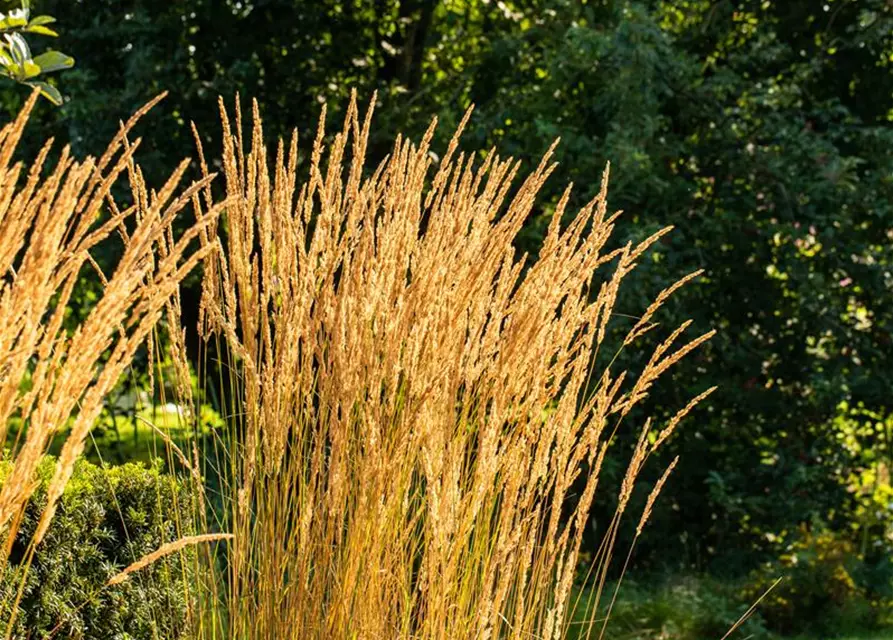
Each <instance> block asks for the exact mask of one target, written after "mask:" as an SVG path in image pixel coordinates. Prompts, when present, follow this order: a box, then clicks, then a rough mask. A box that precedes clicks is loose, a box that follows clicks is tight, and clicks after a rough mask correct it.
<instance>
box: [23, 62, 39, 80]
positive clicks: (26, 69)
mask: <svg viewBox="0 0 893 640" xmlns="http://www.w3.org/2000/svg"><path fill="white" fill-rule="evenodd" d="M22 72H23V75H24V78H23V79H25V80H27V79H28V78H34V77H37V76H39V75H40V72H41V68H40V66H39V65H38V64H37V63H35V62H34V61H33V60H25V62H24V63H23V64H22Z"/></svg>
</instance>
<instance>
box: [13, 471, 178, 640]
mask: <svg viewBox="0 0 893 640" xmlns="http://www.w3.org/2000/svg"><path fill="white" fill-rule="evenodd" d="M2 464H4V465H5V464H8V463H2ZM54 464H55V460H54V459H52V458H47V459H46V460H44V462H43V463H42V465H41V467H40V486H39V488H38V489H37V492H36V493H35V494H34V496H33V497H32V499H31V501H30V502H29V504H28V506H27V510H26V512H25V516H24V519H23V521H22V527H21V530H20V531H19V534H18V536H17V538H16V542H15V544H14V546H13V549H12V554H11V558H10V562H9V565H8V566H7V568H6V572H5V573H2V571H0V577H2V579H0V621H2V623H3V624H2V625H0V627H2V630H3V631H4V632H5V630H6V626H5V623H6V621H7V620H9V616H10V611H11V609H10V607H11V606H12V604H13V603H14V602H15V600H16V594H17V589H18V588H19V585H20V584H21V577H22V575H23V574H24V570H25V568H24V566H23V565H22V561H23V558H24V557H25V552H26V547H25V545H26V544H27V542H28V541H29V540H30V538H31V534H32V533H33V531H34V528H35V526H36V524H37V520H38V518H39V517H40V514H41V512H42V510H43V506H44V505H45V503H46V489H47V485H48V482H49V479H50V477H51V475H52V469H53V465H54ZM5 472H6V468H4V467H3V466H0V481H2V477H3V474H4V473H5ZM189 513H190V503H189V496H188V493H187V492H186V490H185V489H184V488H183V487H182V486H181V485H179V484H178V482H177V481H176V480H175V479H174V478H173V477H172V476H168V475H165V474H162V473H161V472H160V471H159V467H155V468H146V467H143V466H140V465H136V464H126V465H123V466H120V467H113V468H111V469H108V470H104V469H102V468H100V467H97V466H95V465H93V464H90V463H88V462H85V461H81V462H79V463H78V464H77V466H76V468H75V472H74V475H73V476H72V479H71V481H70V482H69V483H68V486H67V487H66V489H65V493H64V495H63V497H62V500H61V505H60V507H59V511H58V512H57V513H56V516H55V518H54V519H53V521H52V525H51V526H50V529H49V532H48V534H47V536H46V538H45V539H44V540H43V542H42V543H41V544H40V546H38V547H37V550H36V552H35V554H34V557H33V560H32V563H31V566H30V568H29V569H28V570H27V574H26V577H25V586H24V590H23V593H22V598H21V601H20V603H19V612H18V614H17V618H16V623H15V630H14V632H13V638H16V639H24V638H29V639H37V638H46V637H49V636H50V634H51V633H52V634H54V635H53V636H52V637H54V638H75V639H80V638H83V639H84V640H87V639H89V640H112V639H114V640H124V639H128V640H142V639H146V640H149V639H159V638H164V639H165V640H176V639H177V638H181V637H183V636H182V633H183V631H184V625H185V622H186V609H187V596H186V595H185V594H186V593H187V590H188V589H189V587H190V582H189V580H190V579H189V576H190V575H192V571H193V566H192V564H191V562H190V559H189V558H190V557H189V553H188V552H184V553H183V554H182V555H172V556H170V557H168V558H166V559H163V560H160V561H158V562H156V563H155V564H153V565H151V566H150V567H149V568H147V569H145V570H143V571H141V572H139V573H136V574H134V575H133V576H132V578H131V579H130V580H128V581H127V582H125V583H123V584H121V585H118V586H115V587H108V588H106V587H104V585H105V583H106V582H107V581H108V580H109V578H111V577H112V576H113V575H115V574H116V573H118V572H119V571H120V570H122V569H123V568H124V567H125V566H127V565H129V564H131V563H132V562H133V561H135V560H136V559H138V558H140V557H142V556H144V555H145V554H148V553H150V552H152V551H154V550H155V549H157V548H158V547H159V546H161V544H163V543H164V542H170V541H172V540H176V539H177V538H179V537H181V536H182V535H186V534H188V533H189V531H190V529H191V525H190V519H189V515H188V514H189Z"/></svg>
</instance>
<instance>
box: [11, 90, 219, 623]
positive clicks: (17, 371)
mask: <svg viewBox="0 0 893 640" xmlns="http://www.w3.org/2000/svg"><path fill="white" fill-rule="evenodd" d="M36 96H37V94H36V93H35V94H34V95H33V96H32V97H31V99H30V100H29V101H28V102H27V104H26V105H25V106H24V108H23V109H22V111H21V112H20V114H19V116H18V117H17V118H16V119H15V120H14V121H12V122H10V123H8V124H7V125H5V126H4V127H3V128H2V130H0V447H3V446H6V447H10V448H11V451H9V452H8V454H7V456H8V459H9V461H10V466H9V468H8V469H7V473H5V477H4V482H3V486H2V489H0V581H4V580H6V579H8V576H7V577H6V578H5V577H4V573H6V572H8V565H7V560H8V558H9V553H10V549H11V545H12V544H13V541H14V540H16V533H17V531H18V528H19V525H20V523H21V518H22V517H23V515H24V513H25V507H26V505H27V503H28V499H29V497H30V495H31V494H32V492H33V491H34V490H35V488H36V487H37V486H38V484H40V483H39V482H38V478H37V475H36V473H37V469H38V466H39V464H40V461H41V459H42V457H43V455H44V453H45V452H46V450H47V448H48V446H49V444H50V442H51V440H52V439H53V436H54V435H57V434H58V432H60V431H61V430H63V429H68V430H70V431H69V435H68V436H67V439H65V441H64V444H63V445H62V448H61V452H60V454H59V456H58V459H57V461H56V463H55V467H54V469H53V472H52V476H51V479H50V480H49V482H48V485H47V487H46V495H45V497H44V498H43V501H44V503H45V506H44V508H43V511H42V513H41V514H40V516H39V520H38V522H37V524H36V526H35V527H34V528H33V536H32V537H31V541H30V543H29V545H28V551H27V552H26V553H25V554H24V556H23V557H22V558H20V559H19V560H18V561H17V562H18V564H17V569H16V571H17V575H19V576H23V575H26V574H27V571H26V570H25V571H22V569H23V567H24V568H25V569H26V568H27V565H28V564H29V562H30V558H31V557H33V552H34V549H35V548H36V547H37V545H39V544H41V541H42V540H43V538H44V536H45V535H46V533H47V530H48V527H49V524H50V521H51V519H52V517H53V514H54V512H55V510H56V509H57V506H58V504H59V500H60V498H61V496H62V494H63V489H64V488H65V485H66V483H67V481H68V480H69V478H70V477H71V475H72V472H73V470H74V466H75V462H76V460H77V458H78V457H79V456H80V454H81V453H82V452H83V450H84V445H85V440H86V438H87V437H88V435H89V432H90V429H91V427H92V425H93V424H94V422H95V420H96V418H97V417H98V416H99V414H100V412H101V411H102V409H103V406H104V403H105V400H106V396H107V395H108V394H109V393H110V392H111V390H112V389H113V387H114V386H115V385H116V384H117V382H118V380H119V378H120V377H121V375H122V373H123V372H124V371H125V370H126V368H127V367H128V366H129V364H130V363H131V361H132V359H133V358H134V355H135V354H136V352H137V350H138V349H139V348H140V347H141V346H142V345H144V344H145V342H146V340H147V339H148V338H149V336H150V334H151V332H152V331H153V328H154V327H155V325H156V322H157V321H158V320H159V318H160V316H161V315H162V314H163V313H165V310H168V312H170V310H171V309H173V308H175V306H176V295H177V291H178V283H179V282H180V281H181V280H182V278H183V277H184V276H185V275H186V274H187V273H189V272H190V271H191V270H192V269H193V268H194V267H195V266H196V265H197V264H198V263H199V262H200V261H201V260H202V259H204V258H205V257H206V256H207V254H208V253H209V252H210V251H212V250H213V247H211V246H210V245H208V244H207V243H205V246H204V247H198V244H197V242H196V238H197V236H198V234H199V233H200V232H201V231H202V230H204V229H206V228H207V227H208V226H209V225H210V224H211V223H212V221H213V220H214V219H215V217H216V216H217V214H218V212H219V207H211V208H210V209H209V210H208V211H207V212H206V213H205V214H202V215H200V216H199V218H198V220H197V222H196V224H195V225H194V226H193V227H191V228H190V229H189V230H188V231H186V232H185V233H184V234H182V235H181V236H180V237H178V238H175V236H174V233H173V229H172V223H173V221H174V219H175V217H176V216H177V215H178V214H179V212H180V211H181V210H182V209H183V208H184V206H187V205H189V203H190V199H191V198H190V197H191V195H192V194H193V193H195V192H197V191H199V190H200V189H202V188H203V187H204V186H205V185H206V183H207V182H208V181H210V180H211V176H207V177H206V178H205V179H204V180H202V181H200V182H198V183H195V184H193V185H192V186H191V187H189V188H187V189H185V190H181V189H180V187H179V185H180V183H181V182H182V179H183V176H184V173H185V172H186V170H187V168H188V162H184V163H182V164H181V165H180V166H179V167H178V168H177V169H176V170H175V171H174V172H173V174H172V175H171V177H170V179H169V180H168V181H167V182H166V183H165V184H164V185H163V186H162V187H161V188H160V189H158V190H157V191H156V190H150V189H149V188H148V187H147V185H146V183H145V181H144V180H143V177H142V173H141V172H140V170H139V168H138V166H137V165H136V164H135V162H134V160H133V154H134V152H135V151H136V149H137V148H138V147H139V140H136V141H133V142H132V143H131V142H130V141H129V140H128V137H127V136H128V133H129V132H130V130H131V129H132V127H133V126H134V125H135V124H136V122H137V120H138V119H139V117H140V116H142V115H143V114H144V113H145V111H147V110H148V109H149V108H150V107H151V106H152V104H154V102H153V103H150V104H149V105H147V107H145V108H144V109H142V110H140V112H138V113H137V114H136V115H135V116H134V117H133V118H131V119H130V120H129V121H128V122H127V123H126V124H123V125H122V126H121V129H120V132H119V134H118V135H117V136H116V137H115V138H114V140H113V141H112V142H111V144H110V145H109V147H108V149H107V151H106V152H105V153H104V154H103V155H102V156H101V157H100V158H99V159H95V158H90V157H88V158H86V159H85V160H83V161H76V160H75V159H74V158H73V157H72V155H71V153H70V151H69V148H68V147H65V148H64V149H63V150H62V152H61V154H59V156H58V158H54V159H53V160H52V161H50V151H51V147H52V143H53V141H52V140H49V141H47V143H46V144H45V145H44V147H43V148H42V150H41V151H40V153H39V154H38V155H37V157H36V158H35V159H34V160H33V161H30V162H29V163H28V164H24V163H23V162H21V161H14V158H15V153H16V148H17V145H18V142H19V141H20V139H21V137H22V134H23V131H24V128H25V125H26V123H27V121H28V117H29V114H30V113H31V111H32V109H33V108H34V103H35V100H36ZM122 175H124V176H126V178H127V179H128V181H129V183H130V191H131V194H132V198H133V203H132V204H131V205H130V206H128V207H126V208H121V207H119V206H118V204H117V203H116V201H115V198H114V195H113V187H114V185H116V184H117V183H118V182H120V180H119V179H120V178H121V176H122ZM178 192H179V194H178ZM102 212H105V213H102ZM100 247H104V250H106V251H112V252H117V254H118V256H119V257H118V259H117V262H116V264H115V267H114V270H113V271H112V272H110V273H103V271H102V269H101V267H100V265H99V263H98V262H97V260H96V259H95V258H94V255H93V252H95V251H96V250H98V249H99V248H100ZM91 270H92V271H95V272H96V274H97V275H96V277H97V278H98V279H99V282H100V283H101V292H100V294H99V296H98V300H97V301H96V303H95V304H94V305H93V306H92V308H91V309H90V310H89V312H88V313H87V314H86V317H84V319H83V320H82V321H80V322H76V323H75V326H71V325H72V321H71V319H70V318H69V317H67V308H68V306H69V302H71V301H72V296H73V294H74V293H75V292H76V291H77V290H78V287H79V286H80V285H82V284H83V282H84V280H83V279H84V278H85V276H86V275H88V272H89V271H91ZM13 424H18V425H21V427H22V428H20V429H18V430H17V431H16V432H15V436H14V437H13V438H8V435H9V434H10V433H11V432H10V431H9V430H10V426H11V425H13ZM134 560H136V559H134ZM6 586H7V587H8V583H7V584H6ZM19 594H20V595H21V591H20V592H19ZM72 604H73V606H76V605H78V604H79V603H72ZM7 610H8V611H9V610H12V611H15V610H16V609H15V607H12V609H7ZM13 617H14V616H13ZM13 624H14V620H0V634H3V636H4V637H6V634H8V633H9V629H11V628H12V625H13Z"/></svg>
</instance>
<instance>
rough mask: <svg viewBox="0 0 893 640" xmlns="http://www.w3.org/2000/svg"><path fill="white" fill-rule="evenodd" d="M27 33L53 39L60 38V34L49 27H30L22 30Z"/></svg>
mask: <svg viewBox="0 0 893 640" xmlns="http://www.w3.org/2000/svg"><path fill="white" fill-rule="evenodd" d="M22 31H24V32H25V33H36V34H38V35H41V36H50V37H51V38H57V37H58V36H59V34H58V33H56V32H55V31H53V30H52V29H50V28H49V27H43V26H41V25H39V24H38V25H28V26H27V27H25V28H24V29H22Z"/></svg>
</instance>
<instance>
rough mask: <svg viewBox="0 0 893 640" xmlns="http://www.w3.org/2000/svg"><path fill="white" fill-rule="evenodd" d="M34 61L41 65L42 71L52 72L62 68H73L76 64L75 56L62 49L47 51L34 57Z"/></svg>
mask: <svg viewBox="0 0 893 640" xmlns="http://www.w3.org/2000/svg"><path fill="white" fill-rule="evenodd" d="M34 63H35V64H36V65H37V66H39V67H40V71H41V72H42V73H50V72H52V71H59V70H61V69H71V67H73V66H74V58H72V57H71V56H67V55H65V54H64V53H62V52H60V51H47V52H46V53H41V54H40V55H39V56H37V57H36V58H34Z"/></svg>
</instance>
